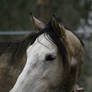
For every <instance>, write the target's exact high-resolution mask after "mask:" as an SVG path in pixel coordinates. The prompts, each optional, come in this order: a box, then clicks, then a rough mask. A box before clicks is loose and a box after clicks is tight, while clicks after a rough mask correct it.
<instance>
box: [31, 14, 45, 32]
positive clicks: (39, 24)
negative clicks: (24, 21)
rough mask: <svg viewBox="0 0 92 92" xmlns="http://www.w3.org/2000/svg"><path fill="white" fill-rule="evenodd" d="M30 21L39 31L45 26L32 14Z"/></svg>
mask: <svg viewBox="0 0 92 92" xmlns="http://www.w3.org/2000/svg"><path fill="white" fill-rule="evenodd" d="M31 21H32V23H33V26H34V28H35V29H36V30H38V31H40V30H42V29H44V28H45V24H44V23H43V22H42V21H40V20H38V19H37V18H36V17H34V16H32V15H31Z"/></svg>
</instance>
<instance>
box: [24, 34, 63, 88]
mask: <svg viewBox="0 0 92 92" xmlns="http://www.w3.org/2000/svg"><path fill="white" fill-rule="evenodd" d="M61 61H62V60H61V57H60V55H59V53H58V48H57V46H56V45H55V44H54V43H53V42H52V41H51V40H50V39H48V37H47V36H46V35H45V34H42V35H41V36H39V37H38V38H37V39H36V41H35V42H34V44H33V45H31V46H29V48H28V49H27V64H26V68H27V69H28V70H27V72H28V73H27V76H29V79H30V78H32V77H33V78H32V80H33V81H35V80H37V81H39V80H40V81H43V83H46V84H47V85H50V86H52V87H53V86H56V85H58V84H59V83H60V81H61V76H62V62H61ZM35 77H36V78H35Z"/></svg>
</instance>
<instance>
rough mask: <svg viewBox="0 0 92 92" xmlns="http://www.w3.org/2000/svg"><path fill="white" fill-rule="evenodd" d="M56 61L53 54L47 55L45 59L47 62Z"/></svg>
mask: <svg viewBox="0 0 92 92" xmlns="http://www.w3.org/2000/svg"><path fill="white" fill-rule="evenodd" d="M54 59H56V56H55V55H52V54H48V55H46V58H45V60H46V61H53V60H54Z"/></svg>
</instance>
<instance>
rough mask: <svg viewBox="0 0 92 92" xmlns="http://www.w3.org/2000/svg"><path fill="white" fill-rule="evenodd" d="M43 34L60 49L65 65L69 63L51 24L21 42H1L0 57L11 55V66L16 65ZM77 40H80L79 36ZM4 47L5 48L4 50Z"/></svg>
mask: <svg viewBox="0 0 92 92" xmlns="http://www.w3.org/2000/svg"><path fill="white" fill-rule="evenodd" d="M43 33H45V34H48V35H49V36H50V37H51V39H52V41H53V42H54V44H55V45H56V46H57V47H58V49H59V50H58V51H59V52H60V54H61V56H62V58H63V64H64V65H65V64H66V63H67V61H68V58H67V55H68V53H67V49H66V46H65V45H64V42H63V41H61V40H60V38H59V37H58V36H57V35H56V33H54V32H53V30H52V27H51V23H50V22H49V23H48V24H47V25H46V27H45V28H44V29H43V30H41V31H39V32H38V33H37V32H33V33H30V34H28V35H27V36H25V37H24V38H23V39H21V40H19V41H14V42H13V41H11V42H0V48H1V49H0V55H2V53H11V59H10V60H9V62H10V64H15V63H16V62H17V61H18V60H19V59H21V58H22V57H23V56H24V55H26V49H27V47H28V46H29V45H31V44H33V43H34V41H35V40H36V38H37V37H38V36H40V35H41V34H43ZM76 36H77V35H76ZM77 38H78V39H79V40H80V38H79V37H78V36H77ZM80 42H81V44H82V45H83V42H82V41H81V40H80ZM3 46H4V48H3V49H2V47H3Z"/></svg>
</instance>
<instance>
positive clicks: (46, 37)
mask: <svg viewBox="0 0 92 92" xmlns="http://www.w3.org/2000/svg"><path fill="white" fill-rule="evenodd" d="M44 37H45V39H46V40H48V41H49V42H50V43H52V41H51V40H50V39H48V38H49V36H47V35H45V34H44ZM37 41H38V42H39V43H40V44H41V45H43V46H44V47H46V48H48V49H50V48H49V47H48V46H46V45H45V44H43V43H41V42H40V40H39V38H37Z"/></svg>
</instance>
